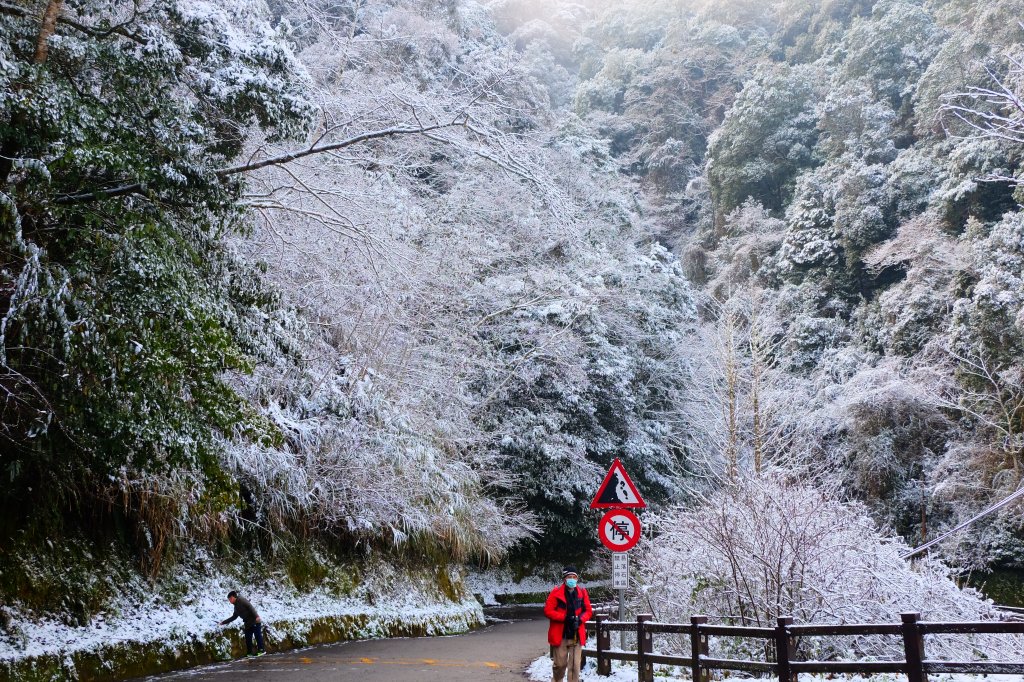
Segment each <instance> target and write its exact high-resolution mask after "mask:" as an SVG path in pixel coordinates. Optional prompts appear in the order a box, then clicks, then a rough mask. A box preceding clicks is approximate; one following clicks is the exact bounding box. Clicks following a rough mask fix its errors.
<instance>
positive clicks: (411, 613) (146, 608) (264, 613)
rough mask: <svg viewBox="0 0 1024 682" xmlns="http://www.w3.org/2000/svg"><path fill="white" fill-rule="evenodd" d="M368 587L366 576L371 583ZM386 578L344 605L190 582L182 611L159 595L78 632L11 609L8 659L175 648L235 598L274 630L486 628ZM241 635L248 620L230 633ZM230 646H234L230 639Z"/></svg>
mask: <svg viewBox="0 0 1024 682" xmlns="http://www.w3.org/2000/svg"><path fill="white" fill-rule="evenodd" d="M364 580H365V576H364ZM388 584H391V583H388V582H385V580H384V576H378V578H376V579H373V580H372V581H369V580H366V581H365V582H364V584H363V585H362V586H361V587H360V588H359V589H357V590H356V591H355V592H353V594H352V595H351V596H348V597H338V596H335V595H332V594H330V593H328V592H326V591H322V590H313V591H312V592H306V593H300V592H298V591H297V590H295V589H294V588H293V587H291V586H288V585H284V584H279V583H265V584H261V585H255V586H249V587H246V586H239V585H238V584H237V582H235V581H232V580H231V579H230V578H228V577H226V576H223V575H214V576H213V577H207V578H205V579H197V580H196V581H195V582H192V581H190V588H189V590H188V593H187V594H186V595H185V597H184V598H183V599H182V600H181V603H180V604H178V605H176V606H175V607H173V608H171V607H168V605H167V604H166V603H164V600H163V598H162V597H161V596H160V595H159V594H157V593H153V592H148V593H146V596H145V597H143V598H142V599H141V600H139V599H133V598H125V599H123V600H122V601H121V602H120V603H118V604H116V605H114V606H113V607H112V608H111V609H110V610H109V611H108V612H107V613H104V614H101V615H99V616H96V617H94V618H93V619H92V621H91V622H90V624H89V625H87V626H84V627H71V626H69V625H67V624H66V623H64V622H61V621H59V620H56V619H53V618H40V619H33V618H30V617H29V615H28V613H27V612H26V611H25V610H23V609H21V608H19V607H18V605H17V604H13V605H8V606H7V607H6V608H7V611H8V613H9V614H11V615H12V616H13V624H14V628H12V630H13V633H10V632H9V633H4V632H3V631H0V659H8V660H11V659H21V658H26V657H36V656H43V655H48V654H49V655H59V656H67V655H69V654H73V653H75V652H80V651H88V650H95V649H99V648H101V647H104V646H112V645H113V646H116V645H118V644H122V643H150V642H161V643H166V644H168V645H170V646H172V647H173V646H174V643H175V642H186V641H190V640H193V639H195V638H197V637H204V636H206V635H209V634H211V633H215V632H216V631H218V630H220V629H222V628H221V626H220V625H219V622H220V621H221V620H223V619H225V618H227V617H228V616H230V615H231V613H232V610H233V607H232V606H231V604H230V603H228V601H227V598H226V596H227V593H228V592H229V591H230V590H233V589H235V590H238V592H239V593H240V594H242V595H243V596H245V597H247V598H248V599H250V600H251V601H252V603H253V605H254V606H255V607H256V609H257V611H259V614H260V617H261V619H262V620H263V621H264V622H265V623H267V624H268V625H269V626H270V627H271V628H273V626H274V623H275V622H278V623H281V622H285V621H292V622H293V624H292V626H291V628H292V629H294V622H296V621H298V622H300V623H301V622H308V621H312V620H315V619H319V618H325V617H337V616H348V615H351V616H358V615H366V616H368V623H367V625H366V627H365V628H364V631H360V632H357V633H355V634H356V635H357V636H360V637H374V636H382V635H384V634H386V633H387V626H388V625H393V624H395V623H399V622H417V623H425V624H426V625H427V631H428V632H429V631H430V630H432V629H434V630H437V631H439V632H440V631H442V630H443V626H444V625H446V624H450V623H455V624H458V623H462V624H464V625H465V626H470V625H475V624H482V623H483V611H482V609H481V608H480V605H479V603H478V602H477V601H476V600H475V599H473V598H472V597H471V596H469V597H466V598H464V599H463V600H462V601H461V602H458V603H455V602H451V601H444V600H441V599H439V598H436V597H432V596H430V594H429V589H428V587H429V586H428V585H419V586H418V585H411V584H409V582H408V581H407V580H403V579H402V577H401V576H399V577H396V579H395V582H394V583H393V585H392V587H390V588H385V587H384V586H385V585H388ZM239 627H241V619H238V620H236V621H235V622H234V623H232V624H231V625H229V626H227V627H226V628H223V629H229V628H239ZM225 642H226V638H225Z"/></svg>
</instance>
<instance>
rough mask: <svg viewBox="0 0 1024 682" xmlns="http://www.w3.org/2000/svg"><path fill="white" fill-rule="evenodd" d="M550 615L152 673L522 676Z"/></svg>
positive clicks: (400, 680) (428, 680)
mask: <svg viewBox="0 0 1024 682" xmlns="http://www.w3.org/2000/svg"><path fill="white" fill-rule="evenodd" d="M546 638H547V621H546V620H525V621H515V622H504V623H497V624H494V625H489V626H487V627H485V628H482V629H480V630H475V631H473V632H470V633H468V634H465V635H457V636H451V637H410V638H398V639H377V640H366V641H360V642H341V643H338V644H328V645H324V646H317V647H312V648H309V649H296V650H294V651H288V652H283V653H272V652H271V653H269V654H267V655H266V656H262V657H260V658H255V659H242V660H238V661H232V662H228V663H218V664H214V665H209V666H204V667H201V668H194V669H192V670H186V671H182V672H177V673H169V674H166V675H159V676H156V677H151V678H148V679H149V680H150V681H151V682H168V681H170V680H181V681H183V682H184V681H187V682H200V681H203V680H216V681H218V682H226V681H227V680H235V679H237V680H245V681H246V682H271V681H273V682H299V681H302V682H327V681H328V680H330V681H331V682H346V681H350V680H352V681H354V680H359V682H513V681H515V682H523V680H525V679H526V676H525V673H524V671H525V669H526V667H527V666H528V665H529V664H530V663H531V662H532V661H533V660H534V659H536V658H537V657H538V656H541V655H543V654H546V653H547V652H548V646H547V639H546Z"/></svg>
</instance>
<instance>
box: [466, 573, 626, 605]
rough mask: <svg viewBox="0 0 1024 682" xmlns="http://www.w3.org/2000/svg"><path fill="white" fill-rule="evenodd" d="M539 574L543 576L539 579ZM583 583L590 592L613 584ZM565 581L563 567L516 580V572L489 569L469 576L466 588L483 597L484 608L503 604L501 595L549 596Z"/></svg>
mask: <svg viewBox="0 0 1024 682" xmlns="http://www.w3.org/2000/svg"><path fill="white" fill-rule="evenodd" d="M538 573H539V575H538ZM582 577H583V580H581V581H580V584H582V585H583V586H584V587H586V588H587V589H591V588H594V587H603V586H606V585H608V584H609V582H610V581H609V580H588V579H587V576H586V575H584V576H582ZM561 581H562V568H561V566H554V565H550V566H547V567H544V568H542V569H539V570H538V571H537V572H536V573H535V574H534V575H530V576H526V577H524V578H520V579H518V580H517V579H516V577H515V575H514V574H513V573H512V570H511V569H509V568H507V567H504V566H502V567H498V568H491V569H487V570H486V571H471V572H470V573H469V575H467V576H466V580H465V583H466V587H467V588H468V589H469V591H470V592H472V593H473V594H478V595H480V598H481V599H483V601H484V605H486V606H494V605H496V604H499V603H500V602H499V601H498V599H497V595H513V594H544V595H546V594H547V593H548V592H550V591H551V589H552V588H553V587H555V586H556V585H558V584H559V583H560V582H561Z"/></svg>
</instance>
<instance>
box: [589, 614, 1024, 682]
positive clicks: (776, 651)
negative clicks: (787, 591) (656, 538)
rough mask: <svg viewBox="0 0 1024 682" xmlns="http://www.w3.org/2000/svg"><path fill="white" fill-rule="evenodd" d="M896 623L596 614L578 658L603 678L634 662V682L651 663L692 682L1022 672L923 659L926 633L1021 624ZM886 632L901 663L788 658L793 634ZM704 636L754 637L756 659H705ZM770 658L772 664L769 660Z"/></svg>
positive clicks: (649, 679)
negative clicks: (617, 665)
mask: <svg viewBox="0 0 1024 682" xmlns="http://www.w3.org/2000/svg"><path fill="white" fill-rule="evenodd" d="M901 619H902V622H901V623H896V624H853V625H794V624H793V619H792V618H789V617H784V618H779V619H778V624H777V625H776V627H774V628H765V627H746V626H744V627H739V626H730V625H708V624H707V621H708V619H707V617H706V616H693V617H692V618H690V622H689V623H656V622H654V621H653V616H651V615H649V614H641V615H638V616H637V618H636V622H632V621H613V620H609V618H608V616H605V615H603V614H601V615H598V616H597V617H596V620H595V622H593V623H588V624H587V625H588V627H590V626H593V629H594V630H596V634H597V636H596V638H595V639H596V641H597V646H596V648H584V649H583V654H584V656H589V657H592V658H595V659H597V674H598V675H603V676H609V675H611V670H612V661H631V662H636V664H637V680H638V682H653V681H654V665H655V664H664V665H677V666H687V667H689V668H690V670H691V674H692V676H693V680H694V682H706V681H708V680H710V679H711V671H713V670H740V671H744V672H751V673H771V674H774V675H777V676H778V678H779V682H796V680H797V675H798V674H800V673H839V674H849V673H860V674H871V673H903V674H904V675H906V676H907V680H908V682H927V681H928V673H973V674H1024V661H1016V662H997V661H969V662H958V661H938V660H931V659H928V658H926V657H925V643H924V636H925V635H932V634H946V635H948V634H1024V622H1021V621H1017V622H965V623H938V622H925V621H922V620H920V614H918V613H904V614H901ZM612 632H635V633H636V635H637V642H640V646H639V647H638V648H637V650H636V651H612V650H611V635H612ZM655 634H678V635H689V638H690V656H672V655H666V654H660V653H656V652H655V651H654V635H655ZM863 635H893V636H900V637H902V639H903V650H904V659H903V660H896V661H800V660H797V657H796V655H795V652H796V649H797V642H798V640H799V638H801V637H812V636H815V637H829V636H863ZM711 636H719V637H737V638H741V639H760V640H764V641H765V659H766V660H764V661H753V660H736V659H725V658H713V657H711V656H710V654H709V651H710V649H709V645H708V638H709V637H711ZM771 658H774V659H775V660H774V661H773V660H769V659H771Z"/></svg>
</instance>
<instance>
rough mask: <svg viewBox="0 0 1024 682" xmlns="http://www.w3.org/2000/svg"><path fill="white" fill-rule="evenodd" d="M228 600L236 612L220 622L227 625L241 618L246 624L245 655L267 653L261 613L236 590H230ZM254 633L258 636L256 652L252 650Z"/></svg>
mask: <svg viewBox="0 0 1024 682" xmlns="http://www.w3.org/2000/svg"><path fill="white" fill-rule="evenodd" d="M228 601H229V602H231V603H232V604H233V605H234V607H235V612H234V613H233V614H231V617H230V618H228V619H226V620H222V621H221V622H220V624H221V625H227V624H228V623H230V622H231V621H233V620H234V619H235V618H241V619H242V624H243V625H245V630H244V632H245V655H246V656H262V655H263V654H265V653H267V650H266V649H264V648H263V621H261V620H260V614H258V613H256V609H255V608H253V605H252V604H250V603H249V600H248V599H246V598H245V597H239V596H238V593H237V592H235V591H234V590H231V591H230V592H228ZM253 635H255V636H256V653H255V654H254V653H253V652H252V638H253Z"/></svg>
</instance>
